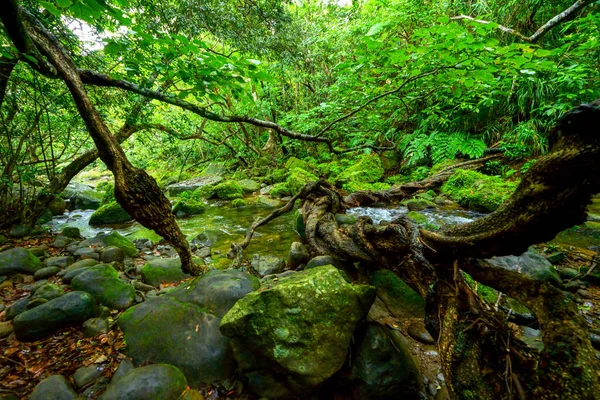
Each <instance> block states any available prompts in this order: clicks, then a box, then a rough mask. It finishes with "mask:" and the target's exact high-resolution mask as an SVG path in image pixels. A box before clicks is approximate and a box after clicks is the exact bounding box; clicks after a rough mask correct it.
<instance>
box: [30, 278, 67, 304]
mask: <svg viewBox="0 0 600 400" xmlns="http://www.w3.org/2000/svg"><path fill="white" fill-rule="evenodd" d="M64 293H65V291H64V290H63V289H61V288H60V287H59V286H57V285H55V284H54V283H49V282H48V283H44V284H43V285H42V286H40V287H39V288H37V289H36V290H35V292H33V296H31V299H32V300H33V299H46V300H52V299H56V298H57V297H60V296H62V295H63V294H64Z"/></svg>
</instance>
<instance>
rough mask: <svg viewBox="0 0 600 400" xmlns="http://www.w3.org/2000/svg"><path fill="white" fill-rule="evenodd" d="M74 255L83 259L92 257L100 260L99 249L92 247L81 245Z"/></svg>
mask: <svg viewBox="0 0 600 400" xmlns="http://www.w3.org/2000/svg"><path fill="white" fill-rule="evenodd" d="M73 255H75V256H76V257H80V258H82V259H92V260H96V261H99V260H100V254H99V253H98V251H97V250H96V249H93V248H91V247H79V248H78V249H77V250H75V252H74V253H73Z"/></svg>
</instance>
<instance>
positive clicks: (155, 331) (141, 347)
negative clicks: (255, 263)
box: [118, 270, 259, 386]
mask: <svg viewBox="0 0 600 400" xmlns="http://www.w3.org/2000/svg"><path fill="white" fill-rule="evenodd" d="M258 286H259V284H258V280H257V279H256V278H255V277H253V276H251V275H249V274H246V273H243V272H241V271H238V270H223V271H211V272H208V273H207V274H205V275H203V276H201V277H199V278H196V279H194V280H193V281H191V282H186V283H184V284H182V285H180V286H179V287H178V288H177V289H175V290H173V291H171V292H170V293H168V294H165V295H163V296H160V297H154V298H150V299H148V300H146V301H145V302H143V303H141V304H138V305H136V306H134V307H132V308H130V309H128V310H127V311H125V312H124V313H123V314H122V315H121V317H120V318H119V320H118V324H119V327H120V328H121V330H122V331H123V333H124V335H125V339H126V341H127V344H128V347H127V353H128V355H129V356H131V357H132V358H133V361H134V363H135V364H136V365H140V364H141V365H144V364H148V363H169V364H172V365H175V366H177V367H178V368H179V369H181V371H183V373H184V374H185V375H186V377H187V378H188V380H189V382H190V384H191V385H193V386H198V385H200V384H202V383H212V382H219V381H223V380H225V379H227V378H229V377H230V376H231V374H232V373H233V370H234V368H235V362H234V360H233V356H232V353H231V348H230V347H229V339H228V338H227V337H225V336H223V335H222V334H221V332H220V331H219V324H220V322H221V317H222V316H223V315H224V314H225V313H226V312H227V311H228V310H229V308H230V307H232V306H233V305H234V304H235V303H236V301H238V300H239V299H240V298H242V297H243V296H244V295H246V294H247V293H248V292H250V291H252V290H255V289H257V288H258Z"/></svg>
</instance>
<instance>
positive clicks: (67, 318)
mask: <svg viewBox="0 0 600 400" xmlns="http://www.w3.org/2000/svg"><path fill="white" fill-rule="evenodd" d="M96 311H97V307H96V301H95V300H94V298H93V297H92V296H91V295H90V294H89V293H85V292H70V293H67V294H65V295H63V296H61V297H58V298H56V299H53V300H50V301H49V302H47V303H44V304H42V305H39V306H37V307H35V308H32V309H31V310H28V311H25V312H23V313H21V314H19V315H17V317H16V318H15V320H14V327H15V335H16V336H17V339H19V340H21V341H24V342H32V341H35V340H40V339H43V338H44V337H46V336H49V335H51V334H53V333H54V332H56V331H58V330H59V329H62V328H66V327H69V326H74V325H79V324H82V323H83V322H84V321H86V320H88V319H90V318H93V317H95V316H96Z"/></svg>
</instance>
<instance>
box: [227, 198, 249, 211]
mask: <svg viewBox="0 0 600 400" xmlns="http://www.w3.org/2000/svg"><path fill="white" fill-rule="evenodd" d="M246 206H247V204H246V201H245V200H244V199H235V200H232V201H231V207H233V208H235V209H242V208H246Z"/></svg>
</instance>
